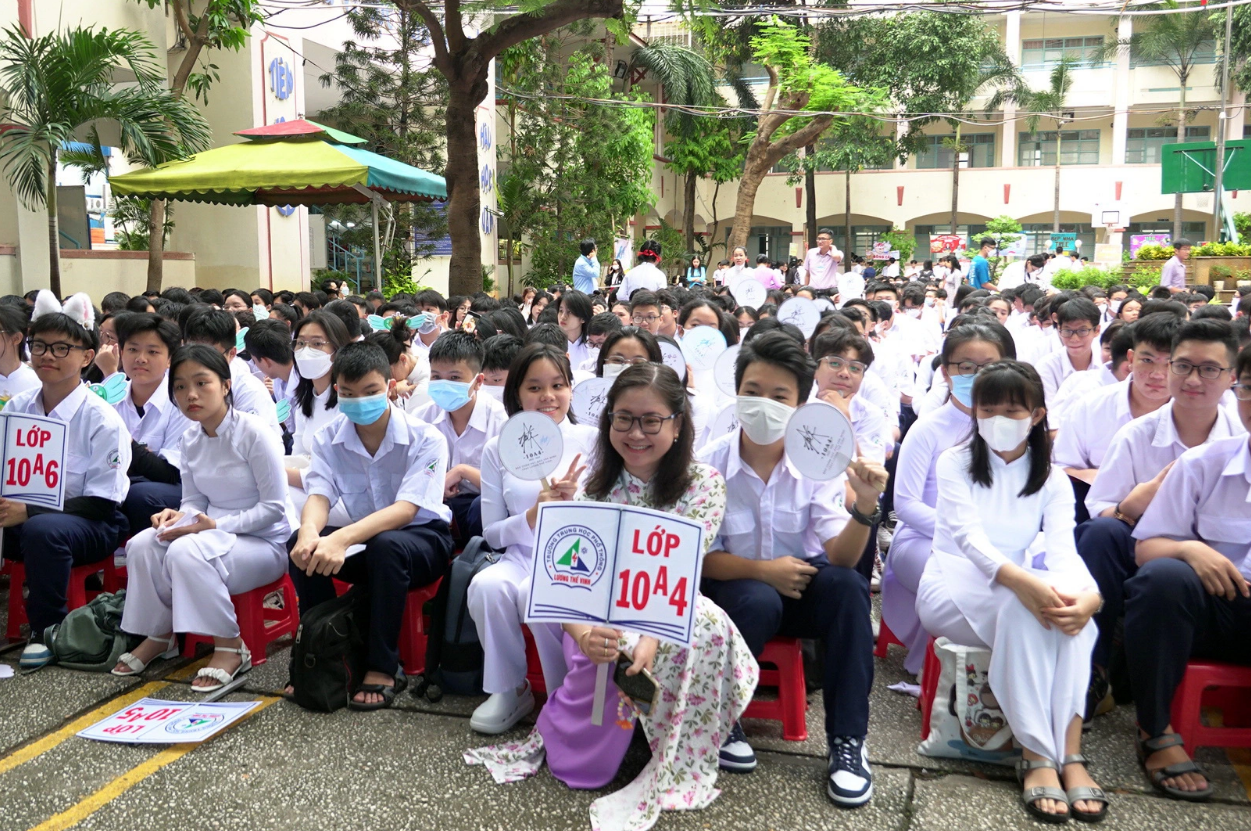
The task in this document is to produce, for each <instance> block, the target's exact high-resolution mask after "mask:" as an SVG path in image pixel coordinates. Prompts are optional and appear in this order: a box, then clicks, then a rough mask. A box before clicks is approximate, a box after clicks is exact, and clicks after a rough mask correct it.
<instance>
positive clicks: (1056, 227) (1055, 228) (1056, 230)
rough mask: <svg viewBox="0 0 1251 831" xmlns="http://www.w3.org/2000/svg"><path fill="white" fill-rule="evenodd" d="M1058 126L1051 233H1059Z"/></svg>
mask: <svg viewBox="0 0 1251 831" xmlns="http://www.w3.org/2000/svg"><path fill="white" fill-rule="evenodd" d="M1060 133H1061V130H1060V125H1059V124H1058V123H1057V124H1056V185H1055V190H1056V192H1055V215H1054V216H1053V217H1052V218H1051V232H1052V233H1054V234H1058V233H1060Z"/></svg>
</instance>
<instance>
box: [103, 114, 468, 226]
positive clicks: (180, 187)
mask: <svg viewBox="0 0 1251 831" xmlns="http://www.w3.org/2000/svg"><path fill="white" fill-rule="evenodd" d="M235 135H238V136H243V137H244V138H246V139H247V141H244V142H241V143H239V144H230V145H227V146H225V147H218V148H215V149H213V150H208V151H205V152H203V153H197V154H195V155H194V156H191V157H189V158H186V159H179V160H178V161H173V162H167V163H166V164H163V165H161V166H159V167H156V168H153V169H151V170H138V171H135V172H133V173H126V174H124V175H121V176H114V177H112V178H110V179H109V184H110V186H111V187H112V189H113V192H114V193H116V194H119V195H123V196H142V197H147V198H157V199H181V200H185V201H190V202H212V203H214V204H218V205H340V204H345V203H365V202H369V201H370V199H369V197H368V196H367V195H366V194H365V193H362V192H361V191H362V190H366V189H367V190H369V191H373V192H375V193H377V194H378V195H380V196H382V197H383V198H384V199H386V200H387V201H390V202H428V201H431V200H435V199H440V200H441V199H447V183H446V182H445V181H444V179H443V177H442V176H436V175H434V174H433V173H429V172H427V171H425V170H421V169H420V168H416V167H413V166H412V165H408V164H404V163H403V162H397V161H395V160H394V159H388V158H387V157H385V156H380V155H378V154H377V153H371V152H369V151H368V150H362V149H361V148H359V147H353V146H351V145H356V144H363V143H364V142H365V139H362V138H358V137H356V136H353V135H351V134H349V133H344V132H341V131H339V130H335V129H333V128H331V127H326V126H323V125H321V124H317V123H315V122H312V121H306V120H304V119H297V120H295V121H286V122H282V123H280V124H271V125H269V126H266V127H257V128H255V129H252V130H242V131H240V132H238V133H235Z"/></svg>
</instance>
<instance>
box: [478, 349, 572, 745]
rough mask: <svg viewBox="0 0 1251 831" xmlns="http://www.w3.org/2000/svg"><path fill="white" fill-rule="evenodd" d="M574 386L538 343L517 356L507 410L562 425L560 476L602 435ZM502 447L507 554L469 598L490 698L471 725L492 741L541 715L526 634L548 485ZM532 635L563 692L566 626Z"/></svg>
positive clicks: (496, 493)
mask: <svg viewBox="0 0 1251 831" xmlns="http://www.w3.org/2000/svg"><path fill="white" fill-rule="evenodd" d="M562 337H563V336H562ZM572 383H573V372H572V370H571V369H570V368H569V359H568V358H567V357H566V356H565V353H564V351H563V350H561V349H560V348H558V347H554V346H549V345H547V344H542V343H533V344H530V345H528V346H526V347H525V348H523V349H522V350H521V352H519V353H518V354H517V357H516V358H515V359H514V360H513V363H512V366H511V367H510V368H509V370H508V382H507V383H506V384H505V386H504V409H505V410H506V411H507V413H508V415H509V416H512V415H515V414H517V413H519V412H522V411H525V412H540V413H543V414H545V415H547V416H550V417H551V419H552V420H553V421H555V422H556V423H557V424H559V425H560V432H561V435H562V437H563V438H564V453H563V455H562V457H561V461H560V464H559V466H558V467H557V470H558V471H560V472H561V473H565V472H567V471H572V470H575V469H577V462H578V461H579V460H587V459H589V458H590V454H591V451H592V448H593V447H594V446H595V438H596V435H597V434H596V430H595V428H593V427H590V426H587V425H581V424H578V423H577V419H576V417H575V416H574V414H573V412H572V411H571V410H570V404H571V402H572V397H573V389H572ZM499 444H500V439H499V436H495V437H494V438H492V439H491V440H489V441H488V442H487V443H486V447H485V448H484V449H483V451H482V474H481V484H482V526H483V537H484V538H485V539H486V541H487V544H488V545H490V546H491V547H492V548H494V549H496V550H498V551H503V552H504V553H503V555H501V556H500V558H499V561H498V562H496V563H495V564H494V565H492V566H490V567H489V568H486V569H484V570H483V571H481V572H479V573H478V575H477V576H476V577H474V579H473V582H472V583H470V584H469V591H468V595H467V606H468V608H469V614H470V616H471V617H472V618H473V621H474V623H475V624H476V625H477V628H478V638H479V640H480V641H481V642H482V652H483V677H482V687H483V689H484V690H485V691H486V692H487V693H488V694H489V695H490V698H488V699H487V700H486V701H485V702H483V703H482V704H481V705H479V707H478V708H477V709H476V710H474V713H473V716H472V717H471V718H470V720H469V726H470V727H471V728H473V729H474V730H476V731H478V732H479V733H489V734H496V733H503V732H505V731H506V730H509V729H510V728H512V727H513V726H514V725H515V724H516V723H517V722H518V721H520V720H521V719H522V718H523V717H524V716H525V715H526V714H527V713H529V712H530V711H531V710H533V709H534V694H533V693H532V692H531V690H530V685H529V683H528V682H527V681H526V644H525V638H524V636H523V634H522V631H521V627H522V626H524V625H525V623H524V622H523V619H524V617H525V607H526V600H527V594H528V592H527V588H528V585H529V579H530V570H531V565H532V564H533V559H534V558H533V552H532V548H533V545H534V523H535V517H536V508H535V506H536V502H537V499H538V496H539V492H540V490H541V486H540V484H539V483H538V482H534V481H529V480H524V479H519V478H517V477H516V476H514V475H513V474H511V473H509V472H508V471H507V470H506V469H505V468H504V466H503V463H502V462H501V461H500V446H499ZM530 631H531V632H532V633H533V635H534V641H535V645H536V647H537V648H538V651H539V657H540V659H542V662H543V673H544V676H545V681H546V683H547V688H548V689H549V690H555V689H556V688H557V687H559V686H560V681H561V679H562V678H563V677H564V655H563V652H562V649H561V644H560V639H561V636H560V627H556V626H540V625H534V626H531V627H530Z"/></svg>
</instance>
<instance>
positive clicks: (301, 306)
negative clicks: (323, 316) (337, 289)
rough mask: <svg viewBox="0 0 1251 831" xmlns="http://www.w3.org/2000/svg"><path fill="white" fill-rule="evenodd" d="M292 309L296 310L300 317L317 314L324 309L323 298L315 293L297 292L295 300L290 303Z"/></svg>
mask: <svg viewBox="0 0 1251 831" xmlns="http://www.w3.org/2000/svg"><path fill="white" fill-rule="evenodd" d="M290 305H291V307H292V308H293V309H295V310H296V312H297V313H298V314H299V315H300V317H304V316H305V315H307V314H308V313H309V312H315V311H317V310H318V309H320V308H321V307H322V302H321V298H320V297H318V296H317V295H316V294H315V293H314V292H311V291H301V292H297V293H296V295H295V298H294V299H293V300H292V301H291V303H290Z"/></svg>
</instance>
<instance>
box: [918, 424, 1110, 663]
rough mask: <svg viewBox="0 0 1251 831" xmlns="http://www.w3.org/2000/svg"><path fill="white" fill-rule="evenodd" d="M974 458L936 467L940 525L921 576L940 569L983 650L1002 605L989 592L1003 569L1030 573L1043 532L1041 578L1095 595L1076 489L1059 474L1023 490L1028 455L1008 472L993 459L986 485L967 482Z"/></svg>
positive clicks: (956, 455)
mask: <svg viewBox="0 0 1251 831" xmlns="http://www.w3.org/2000/svg"><path fill="white" fill-rule="evenodd" d="M971 454H972V450H971V448H970V447H969V446H968V445H963V446H960V447H952V448H950V449H948V450H946V451H944V452H943V454H942V456H940V457H939V459H938V465H937V476H938V511H937V514H938V523H937V525H936V527H935V530H934V555H933V556H932V557H931V558H930V559H929V562H928V563H927V564H926V571H927V572H928V571H930V570H931V569H937V570H938V571H939V576H940V578H941V579H942V581H943V583H944V584H945V585H946V587H947V590H948V591H949V592H950V594H951V598H952V600H953V601H954V602H955V604H956V606H957V607H958V608H959V609H960V612H961V613H962V614H963V615H964V617H965V618H966V619H967V620H968V622H969V625H970V626H971V627H972V628H973V631H974V632H976V633H977V634H978V637H980V638H982V640H983V641H984V642H985V643H993V642H994V638H993V634H994V632H995V628H996V620H997V617H998V614H999V604H998V602H996V601H995V599H994V593H993V591H992V589H993V588H994V587H995V585H996V583H995V576H996V575H997V574H998V573H999V569H1000V568H1002V567H1003V566H1004V565H1006V564H1008V563H1012V564H1013V565H1017V566H1020V567H1022V568H1025V569H1032V567H1033V555H1032V552H1031V550H1030V546H1031V544H1032V543H1033V542H1034V540H1035V539H1036V538H1037V537H1038V534H1039V531H1040V530H1041V531H1042V534H1043V538H1044V540H1045V545H1044V551H1045V554H1044V555H1043V556H1044V563H1045V565H1046V571H1047V572H1048V574H1049V575H1051V576H1052V577H1053V578H1058V579H1057V580H1056V582H1059V583H1061V584H1062V585H1064V586H1065V587H1066V588H1069V589H1070V590H1071V591H1075V592H1077V591H1096V592H1097V591H1098V587H1097V585H1096V583H1095V581H1094V578H1093V577H1091V576H1090V571H1089V570H1087V568H1086V564H1085V562H1083V561H1082V558H1081V557H1080V556H1079V555H1078V553H1077V547H1076V545H1075V543H1074V539H1073V486H1072V485H1071V484H1069V479H1068V477H1067V476H1066V475H1065V474H1064V471H1062V470H1060V469H1059V468H1058V467H1055V466H1053V467H1052V468H1051V474H1050V475H1049V476H1048V477H1047V482H1046V484H1044V485H1043V487H1042V489H1041V490H1039V491H1037V492H1036V493H1032V494H1030V495H1029V496H1021V495H1020V493H1021V490H1022V489H1023V488H1024V486H1025V483H1026V481H1027V480H1028V479H1029V469H1030V457H1029V454H1028V453H1026V454H1025V455H1024V456H1022V457H1021V458H1019V459H1017V460H1016V461H1014V462H1012V463H1011V464H1008V463H1007V462H1005V461H1004V460H1003V459H1001V458H999V456H997V455H996V454H994V453H990V454H989V456H990V472H991V485H990V487H984V486H982V485H979V484H977V483H976V482H974V481H973V479H972V477H971V476H970V474H969V460H970V457H971Z"/></svg>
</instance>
